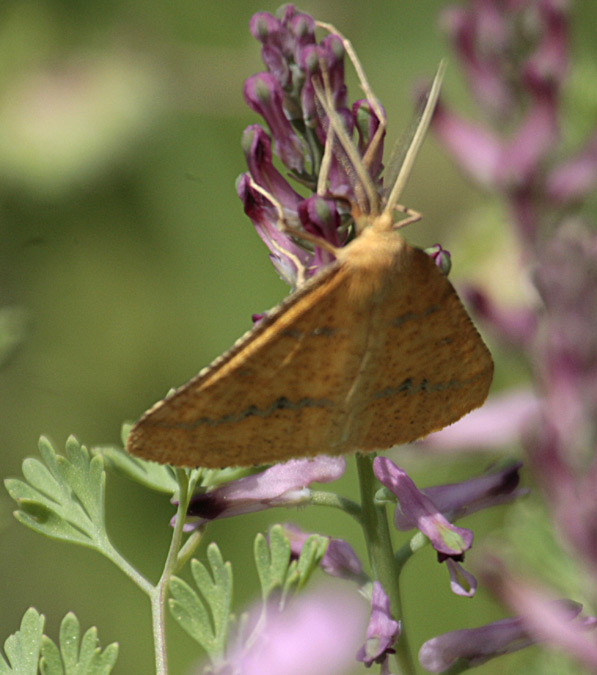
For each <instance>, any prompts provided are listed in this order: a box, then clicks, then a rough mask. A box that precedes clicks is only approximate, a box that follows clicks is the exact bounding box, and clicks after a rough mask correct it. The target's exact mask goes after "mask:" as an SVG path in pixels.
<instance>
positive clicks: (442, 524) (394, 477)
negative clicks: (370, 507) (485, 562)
mask: <svg viewBox="0 0 597 675" xmlns="http://www.w3.org/2000/svg"><path fill="white" fill-rule="evenodd" d="M373 472H374V473H375V475H376V477H377V479H378V480H379V481H380V482H381V483H382V484H383V485H385V487H387V488H388V490H390V491H391V492H393V493H394V494H395V495H396V497H397V498H398V501H399V502H400V510H401V511H402V514H404V516H405V517H406V518H407V519H408V520H410V522H411V524H412V526H413V527H417V528H418V529H419V530H420V531H421V532H422V533H423V534H424V535H425V536H426V537H428V538H429V540H430V541H431V545H432V546H433V548H434V549H435V550H436V551H437V552H438V558H440V562H441V561H442V560H445V559H446V558H458V559H461V558H462V556H463V554H464V552H465V551H467V550H468V549H469V548H470V547H471V546H472V544H473V533H472V532H471V530H467V529H465V528H462V527H456V526H455V525H452V524H451V523H450V522H448V520H446V518H445V517H444V516H443V515H442V514H441V513H440V512H439V510H438V509H437V507H436V506H435V504H434V503H433V502H432V501H431V499H429V497H426V496H425V495H424V494H423V493H422V492H420V491H419V490H418V489H417V486H416V485H415V484H414V483H413V481H412V480H411V479H410V478H409V477H408V475H407V474H406V472H405V471H403V470H402V469H401V468H400V467H398V466H396V465H395V464H394V463H393V462H391V461H390V460H389V459H387V457H376V458H375V459H374V460H373Z"/></svg>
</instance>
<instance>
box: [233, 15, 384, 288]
mask: <svg viewBox="0 0 597 675" xmlns="http://www.w3.org/2000/svg"><path fill="white" fill-rule="evenodd" d="M315 27H316V24H315V22H314V20H313V19H312V18H311V17H310V16H309V15H307V14H303V13H301V12H298V11H297V10H296V9H295V8H294V6H293V5H286V6H285V7H284V8H282V10H281V15H280V18H278V17H275V16H273V15H271V14H269V13H267V12H260V13H258V14H255V15H254V16H253V18H252V19H251V22H250V29H251V32H252V34H253V35H254V37H255V38H256V39H258V40H259V41H260V42H261V44H262V49H261V53H262V57H263V61H264V63H265V65H266V67H267V71H266V72H262V73H258V74H256V75H253V76H252V77H250V78H249V79H248V80H247V81H246V83H245V86H244V96H245V100H246V102H247V104H248V105H249V106H250V107H251V108H252V109H253V110H254V111H255V112H257V113H258V114H259V115H261V116H262V117H263V119H264V120H265V122H266V124H267V127H268V129H269V134H270V135H268V134H267V133H266V131H265V130H264V129H263V128H262V127H261V126H259V125H257V124H253V125H251V126H249V127H247V129H245V132H244V134H243V141H242V145H243V149H244V153H245V157H246V160H247V165H248V168H249V171H248V173H245V174H243V175H242V176H241V177H240V179H239V180H238V183H237V191H238V194H239V196H240V198H241V200H242V202H243V204H244V209H245V212H246V213H247V215H248V216H249V217H250V218H251V220H252V222H253V224H254V226H255V228H256V230H257V232H258V234H259V236H260V237H261V238H262V239H263V241H264V242H265V244H266V245H267V247H268V248H269V251H270V258H271V260H272V263H273V264H274V266H275V268H276V269H277V271H278V273H279V274H280V276H281V277H282V278H283V279H285V280H286V281H287V282H288V283H289V284H290V285H291V286H293V287H294V286H296V285H297V284H298V283H300V282H301V281H303V280H304V279H306V278H309V277H310V276H312V275H313V274H314V273H315V272H316V271H317V270H318V269H319V268H320V267H322V266H323V265H325V264H327V263H328V262H330V261H331V260H332V259H333V252H331V249H330V248H327V249H326V248H322V247H321V246H317V243H315V245H314V246H313V247H312V249H307V248H306V247H305V246H304V243H303V242H301V243H297V239H296V238H294V237H292V236H291V234H290V233H291V232H292V231H294V232H301V233H302V234H303V238H304V237H305V236H307V237H308V236H309V235H312V237H313V238H314V239H313V241H315V242H317V240H323V242H328V243H329V244H331V245H332V247H340V246H343V245H344V244H345V243H347V241H348V240H349V238H350V237H351V235H352V233H353V228H354V222H353V219H354V217H357V216H358V210H360V211H361V212H371V211H373V210H374V208H375V207H376V206H377V205H374V204H371V203H369V202H370V200H371V199H377V198H378V195H377V194H376V195H374V196H372V195H364V194H363V193H362V190H361V189H360V188H359V186H358V184H357V183H356V182H355V179H354V175H353V171H352V169H351V164H350V161H348V158H347V156H346V151H345V150H343V149H342V147H341V145H340V144H338V143H334V144H333V146H334V147H333V151H332V149H331V147H330V145H331V144H330V143H327V145H326V141H327V140H328V138H329V134H330V128H331V126H333V125H332V124H331V122H330V119H329V116H328V113H327V112H326V108H325V104H324V103H323V102H322V100H321V99H320V97H319V96H320V93H321V92H322V91H324V90H325V95H326V96H327V97H328V100H329V104H330V105H331V107H332V108H333V110H334V112H335V115H337V118H338V119H339V120H340V121H341V124H342V125H343V126H344V127H345V128H346V131H347V133H348V135H349V137H350V138H353V136H355V134H356V150H357V152H358V154H359V156H360V158H361V160H362V162H363V165H364V166H365V168H366V170H367V172H368V180H369V181H370V182H371V183H372V184H373V185H378V186H379V185H380V173H381V170H382V168H383V167H382V163H381V157H382V153H383V134H384V132H385V129H384V127H383V126H382V127H381V128H380V119H379V115H383V111H382V110H381V109H379V108H378V109H377V111H376V112H375V111H374V108H377V105H375V104H374V103H373V102H371V101H368V100H358V101H355V102H354V103H353V104H352V105H349V103H348V102H347V89H346V85H345V83H344V56H345V48H344V45H343V42H342V40H341V39H340V38H339V37H338V36H337V35H335V34H330V35H327V36H326V37H324V38H323V39H321V40H319V41H317V40H316V38H315ZM318 92H319V93H318ZM378 129H380V132H379V133H376V132H377V131H378ZM326 151H327V153H329V162H327V163H326V162H325V160H324V158H325V157H326ZM274 155H275V156H276V157H277V158H278V159H279V160H280V161H281V162H282V164H283V165H284V166H285V167H286V169H287V171H288V172H289V175H290V176H291V177H292V178H293V179H294V187H293V186H292V185H291V184H290V183H289V182H288V181H287V180H286V178H285V177H284V176H283V175H282V173H280V171H279V170H278V169H277V168H276V166H275V164H274ZM324 164H325V167H326V169H325V172H323V171H322V167H323V166H324ZM323 173H325V176H323ZM303 193H305V194H306V196H305V194H303ZM305 233H306V235H305Z"/></svg>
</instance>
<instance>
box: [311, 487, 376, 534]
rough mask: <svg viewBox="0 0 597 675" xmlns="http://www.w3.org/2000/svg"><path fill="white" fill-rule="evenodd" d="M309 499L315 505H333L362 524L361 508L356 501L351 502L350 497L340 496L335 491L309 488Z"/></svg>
mask: <svg viewBox="0 0 597 675" xmlns="http://www.w3.org/2000/svg"><path fill="white" fill-rule="evenodd" d="M309 501H310V503H311V504H314V505H315V506H333V507H334V508H337V509H341V510H342V511H344V512H345V513H348V515H349V516H352V517H353V518H355V519H356V520H358V521H359V524H361V525H362V524H363V522H362V518H363V510H362V509H361V507H360V506H359V505H358V504H357V503H356V502H353V501H352V499H347V498H346V497H341V496H340V495H337V494H336V493H335V492H325V491H324V490H311V492H310V498H309Z"/></svg>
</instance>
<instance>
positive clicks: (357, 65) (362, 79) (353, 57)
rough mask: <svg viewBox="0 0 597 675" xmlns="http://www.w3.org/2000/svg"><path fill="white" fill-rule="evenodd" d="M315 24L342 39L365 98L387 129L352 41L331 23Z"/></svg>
mask: <svg viewBox="0 0 597 675" xmlns="http://www.w3.org/2000/svg"><path fill="white" fill-rule="evenodd" d="M315 24H316V25H317V26H319V28H323V29H324V30H327V31H328V33H332V34H334V35H337V36H338V37H339V38H340V41H341V42H342V46H343V47H344V49H345V51H346V53H347V54H348V58H349V59H350V62H351V63H352V65H353V67H354V69H355V71H356V74H357V77H358V78H359V84H360V85H361V89H362V90H363V93H364V94H365V98H367V99H368V100H369V102H370V103H371V107H372V108H373V112H374V113H375V114H376V116H377V119H378V120H379V121H380V123H381V126H382V127H383V128H384V129H385V126H386V116H385V113H384V111H383V108H382V107H381V104H380V102H379V100H378V98H377V96H375V94H374V93H373V89H371V87H370V85H369V82H368V81H367V76H366V75H365V70H364V69H363V66H362V65H361V62H360V61H359V57H358V56H357V53H356V52H355V50H354V47H353V46H352V43H351V41H350V40H349V39H348V38H347V37H344V35H342V33H341V32H340V31H339V30H338V29H337V28H336V27H335V26H333V25H332V24H331V23H325V22H324V21H316V22H315Z"/></svg>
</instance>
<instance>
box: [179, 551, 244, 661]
mask: <svg viewBox="0 0 597 675" xmlns="http://www.w3.org/2000/svg"><path fill="white" fill-rule="evenodd" d="M207 559H208V563H209V566H208V565H206V564H204V563H201V562H199V561H198V560H192V561H191V571H192V574H193V579H194V581H195V584H196V585H197V588H198V590H199V593H200V594H198V593H196V592H195V591H194V590H193V589H192V588H191V586H190V585H189V584H187V583H186V582H185V581H183V580H182V579H179V578H178V577H172V578H171V579H170V593H171V595H172V597H171V598H170V599H169V601H168V604H169V606H170V611H171V612H172V616H173V617H174V618H175V619H176V621H177V622H178V623H179V624H180V626H181V627H182V628H183V629H184V630H185V631H186V632H187V633H188V634H189V635H190V636H191V637H192V638H193V639H194V640H195V641H196V642H198V643H199V644H200V645H201V646H202V647H203V649H205V651H206V652H207V654H208V656H209V657H210V659H211V660H212V662H216V661H218V660H219V659H220V658H221V656H222V654H223V653H224V649H225V647H226V642H227V638H228V630H229V627H230V621H231V611H232V566H231V565H230V563H229V562H224V560H223V558H222V554H221V553H220V550H219V548H218V546H217V545H216V544H215V543H211V544H210V545H209V546H208V547H207Z"/></svg>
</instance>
